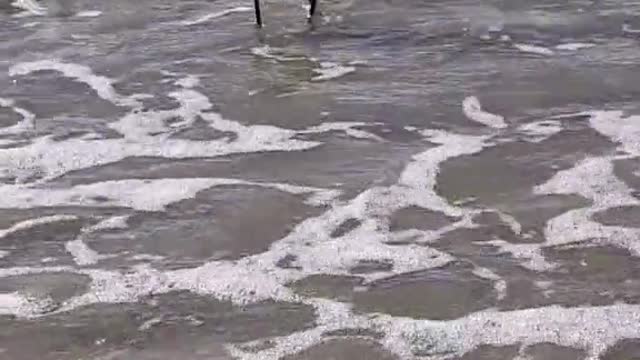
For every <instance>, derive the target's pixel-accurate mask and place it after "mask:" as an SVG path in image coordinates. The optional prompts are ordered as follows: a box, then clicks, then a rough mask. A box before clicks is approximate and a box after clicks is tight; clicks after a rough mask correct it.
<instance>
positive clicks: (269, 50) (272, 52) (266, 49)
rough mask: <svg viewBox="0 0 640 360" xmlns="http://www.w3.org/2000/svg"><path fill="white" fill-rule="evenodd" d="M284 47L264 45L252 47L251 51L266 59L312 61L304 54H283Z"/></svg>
mask: <svg viewBox="0 0 640 360" xmlns="http://www.w3.org/2000/svg"><path fill="white" fill-rule="evenodd" d="M282 52H283V50H282V49H277V48H273V47H271V46H269V45H263V46H258V47H254V48H251V53H252V54H253V55H255V56H259V57H262V58H265V59H273V60H276V61H280V62H288V61H310V59H308V58H306V57H304V56H289V55H282V54H281V53H282Z"/></svg>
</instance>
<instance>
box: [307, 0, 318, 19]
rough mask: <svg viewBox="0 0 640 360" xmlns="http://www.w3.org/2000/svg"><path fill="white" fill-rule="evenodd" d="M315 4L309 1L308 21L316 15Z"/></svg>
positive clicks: (312, 0) (311, 0)
mask: <svg viewBox="0 0 640 360" xmlns="http://www.w3.org/2000/svg"><path fill="white" fill-rule="evenodd" d="M316 2H317V1H316V0H309V3H310V4H311V7H310V8H309V21H311V18H312V17H313V14H315V13H316Z"/></svg>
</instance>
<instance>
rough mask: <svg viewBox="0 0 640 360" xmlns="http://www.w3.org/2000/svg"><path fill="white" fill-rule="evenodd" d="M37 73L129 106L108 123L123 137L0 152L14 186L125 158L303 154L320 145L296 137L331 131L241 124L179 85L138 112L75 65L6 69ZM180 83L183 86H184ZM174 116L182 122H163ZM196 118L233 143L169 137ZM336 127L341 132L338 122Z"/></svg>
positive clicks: (107, 83)
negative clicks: (55, 74)
mask: <svg viewBox="0 0 640 360" xmlns="http://www.w3.org/2000/svg"><path fill="white" fill-rule="evenodd" d="M40 70H55V71H59V72H61V73H62V74H63V75H64V76H68V77H70V78H72V79H74V80H76V81H79V82H83V83H86V84H87V85H89V86H90V87H91V88H93V89H94V90H95V91H96V93H97V94H98V96H100V97H101V98H103V99H105V100H107V101H111V102H113V103H114V104H115V105H119V106H120V105H121V106H130V107H132V111H131V112H129V113H128V114H126V115H125V116H124V117H122V118H121V119H119V120H118V121H116V122H113V123H110V124H109V127H110V128H111V129H113V130H115V131H117V132H119V133H120V134H122V135H123V137H122V138H110V139H101V138H98V139H96V138H95V137H84V138H73V139H67V140H65V141H54V140H53V139H52V138H51V137H49V136H43V137H40V138H36V139H35V140H34V141H33V142H32V143H30V144H29V145H26V146H24V147H20V148H10V149H0V175H2V176H4V177H14V178H16V179H17V182H18V183H20V182H24V181H26V180H28V179H31V178H33V177H34V176H36V177H42V181H46V180H49V179H52V178H55V177H58V176H60V175H63V174H65V173H67V172H70V171H74V170H79V169H86V168H90V167H94V166H100V165H105V164H110V163H115V162H118V161H120V160H123V159H125V158H128V157H144V156H148V157H164V158H174V159H183V158H211V157H217V156H223V155H230V154H238V153H251V152H268V151H300V150H307V149H311V148H314V147H316V146H319V145H320V144H321V143H319V142H316V141H303V140H298V139H296V136H297V135H298V134H299V133H301V132H302V133H310V132H319V131H330V130H331V128H327V127H325V128H322V129H316V130H301V131H293V130H288V129H282V128H278V127H275V126H268V125H253V126H245V125H242V124H240V123H238V122H236V121H232V120H227V119H224V118H222V117H221V116H220V115H219V114H217V113H213V112H209V111H210V110H211V108H212V104H211V103H210V102H209V99H208V98H207V97H206V96H204V95H203V94H201V93H199V92H197V91H195V90H193V89H190V88H184V87H183V88H182V89H180V90H177V91H174V92H172V93H170V94H169V96H171V97H173V98H174V99H176V100H177V101H178V103H179V104H180V106H179V107H178V108H176V109H172V110H159V111H146V112H141V111H139V109H140V107H141V104H140V103H139V102H138V98H139V96H136V95H134V96H130V97H125V96H121V95H119V94H118V93H117V92H116V91H115V90H114V88H113V86H112V83H113V80H111V79H109V78H106V77H103V76H98V75H95V74H93V73H92V72H91V70H90V69H89V68H87V67H85V66H81V65H77V64H67V63H59V62H56V61H50V60H46V61H38V62H29V63H21V64H18V65H15V66H13V67H12V68H11V74H12V75H14V76H16V75H27V74H29V73H31V72H35V71H40ZM191 83H192V82H191ZM182 85H185V84H184V82H182ZM187 85H189V84H187ZM176 117H178V118H181V119H182V121H180V122H178V123H173V124H171V125H168V124H167V122H169V121H170V120H172V119H175V118H176ZM196 119H202V120H204V121H205V122H206V123H207V124H208V126H209V127H211V128H213V129H216V130H219V131H223V132H233V133H235V135H236V137H235V139H233V140H230V139H229V138H222V139H215V140H210V141H192V140H185V139H175V138H171V135H172V134H174V133H175V132H177V131H180V130H181V129H182V128H184V127H188V126H190V125H191V124H193V123H194V122H195V121H196ZM339 127H341V128H342V129H345V127H344V125H343V124H341V125H339ZM349 129H352V128H349ZM349 133H350V134H353V135H355V136H361V135H362V134H363V133H362V132H361V131H360V132H359V131H355V129H352V130H350V131H349Z"/></svg>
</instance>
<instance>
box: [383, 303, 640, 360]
mask: <svg viewBox="0 0 640 360" xmlns="http://www.w3.org/2000/svg"><path fill="white" fill-rule="evenodd" d="M638 321H640V306H638V305H623V304H619V305H612V306H602V307H577V308H565V307H561V306H550V307H543V308H536V309H526V310H518V311H510V312H497V311H483V312H478V313H474V314H471V315H468V316H466V317H464V318H462V319H459V320H453V321H444V322H430V321H419V320H405V322H400V321H391V322H390V324H389V325H388V326H389V327H390V331H389V332H390V333H392V334H396V336H397V338H398V339H399V340H400V341H398V342H399V343H402V340H404V341H405V342H407V341H408V342H409V344H410V346H411V348H412V349H413V350H414V351H422V352H423V353H424V352H426V353H427V354H431V355H434V356H435V355H437V354H442V353H447V354H450V353H453V354H458V355H463V354H465V353H467V352H469V351H471V350H473V349H474V348H476V347H478V346H481V345H494V346H508V345H520V346H523V347H526V346H528V345H533V344H540V343H553V344H557V345H560V346H566V347H572V348H578V349H583V350H585V351H586V352H587V353H588V354H589V357H588V360H596V359H598V357H599V356H600V355H602V353H603V352H604V351H605V350H606V348H608V347H609V346H611V345H613V344H614V343H615V342H616V341H618V340H620V339H623V338H637V337H638V336H639V335H640V327H638V326H637V322H638Z"/></svg>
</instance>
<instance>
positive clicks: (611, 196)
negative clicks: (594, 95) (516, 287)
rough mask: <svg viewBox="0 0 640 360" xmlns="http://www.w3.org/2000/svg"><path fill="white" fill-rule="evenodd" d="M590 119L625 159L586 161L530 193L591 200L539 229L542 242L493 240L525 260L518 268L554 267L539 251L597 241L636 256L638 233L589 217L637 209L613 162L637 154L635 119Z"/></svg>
mask: <svg viewBox="0 0 640 360" xmlns="http://www.w3.org/2000/svg"><path fill="white" fill-rule="evenodd" d="M585 114H588V115H590V120H589V123H590V125H591V127H592V128H593V129H595V130H596V131H598V132H599V133H601V134H602V135H604V136H607V137H609V138H610V139H611V140H612V141H613V142H614V143H617V144H618V146H617V149H618V150H619V151H624V152H625V153H627V154H629V155H619V156H617V157H616V156H601V157H593V158H587V159H584V160H582V161H580V162H578V163H577V164H576V165H575V166H574V167H573V168H570V169H567V170H563V171H559V172H558V173H556V174H555V175H554V176H553V177H552V178H551V179H549V180H548V181H547V182H545V183H544V184H540V185H538V186H536V187H535V188H534V189H533V192H534V194H536V195H553V194H561V195H579V196H581V197H583V198H585V199H588V200H589V201H590V202H591V205H590V206H588V207H584V208H579V209H573V210H569V211H567V212H564V213H562V214H560V215H558V216H556V217H554V218H552V219H550V220H549V221H547V224H546V226H545V229H544V235H545V242H544V243H543V244H508V243H506V242H494V243H493V245H496V246H499V247H500V248H501V249H502V250H503V251H505V252H510V253H511V254H512V255H514V256H515V257H517V258H520V259H522V260H523V261H524V263H523V265H524V266H526V267H529V268H532V269H535V270H545V269H548V268H551V267H553V265H552V264H549V263H547V262H546V260H545V259H544V256H543V255H542V251H541V249H542V247H549V246H563V245H580V244H583V245H584V244H587V243H599V244H608V245H613V246H617V247H620V248H624V249H628V250H629V251H630V252H631V253H632V254H633V255H635V256H640V245H639V244H638V242H637V239H638V237H640V229H637V228H627V227H623V226H608V225H604V224H601V223H599V222H596V221H594V220H593V219H592V218H593V215H594V214H596V213H598V212H602V211H606V210H607V209H611V208H616V207H623V206H640V201H639V200H638V199H636V198H635V197H634V196H633V190H632V189H630V188H629V187H628V186H627V184H625V183H624V182H623V181H622V180H620V179H618V178H617V177H616V175H615V174H614V168H613V161H614V160H616V159H617V158H625V157H637V156H640V141H639V140H638V139H639V136H640V126H639V125H638V124H639V120H640V116H624V114H623V113H622V112H620V111H598V112H591V113H585Z"/></svg>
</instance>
